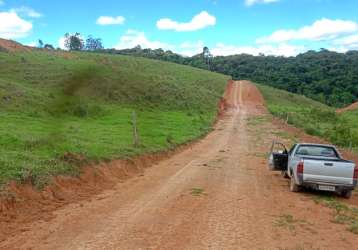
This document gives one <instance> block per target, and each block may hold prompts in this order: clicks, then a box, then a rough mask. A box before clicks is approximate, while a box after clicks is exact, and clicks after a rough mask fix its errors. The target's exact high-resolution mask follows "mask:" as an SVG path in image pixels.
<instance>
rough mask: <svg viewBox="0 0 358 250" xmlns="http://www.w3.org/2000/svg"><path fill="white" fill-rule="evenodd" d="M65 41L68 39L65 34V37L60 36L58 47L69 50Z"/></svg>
mask: <svg viewBox="0 0 358 250" xmlns="http://www.w3.org/2000/svg"><path fill="white" fill-rule="evenodd" d="M65 41H66V39H65V37H64V36H63V37H60V39H58V47H59V48H60V49H63V50H67V48H66V46H65Z"/></svg>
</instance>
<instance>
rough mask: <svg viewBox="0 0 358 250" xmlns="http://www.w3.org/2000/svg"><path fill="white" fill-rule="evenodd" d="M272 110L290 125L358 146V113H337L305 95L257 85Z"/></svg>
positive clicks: (336, 141) (348, 144) (346, 144)
mask: <svg viewBox="0 0 358 250" xmlns="http://www.w3.org/2000/svg"><path fill="white" fill-rule="evenodd" d="M257 86H258V88H259V89H260V91H261V92H262V94H263V96H264V98H265V101H266V104H267V107H268V109H269V111H270V112H271V113H272V114H273V115H274V116H276V117H279V118H281V119H283V120H285V121H287V123H288V124H292V125H294V126H296V127H298V128H302V129H304V130H305V132H306V133H307V134H310V135H314V136H319V137H322V138H324V139H326V140H329V141H330V142H332V143H334V144H336V145H339V146H343V147H348V148H352V149H354V148H357V147H358V133H357V132H358V123H357V121H358V112H357V111H349V112H345V113H341V114H338V113H336V111H335V109H334V108H332V107H329V106H327V105H325V104H323V103H320V102H317V101H314V100H312V99H309V98H307V97H304V96H302V95H297V94H293V93H290V92H287V91H284V90H279V89H275V88H272V87H269V86H265V85H260V84H258V85H257Z"/></svg>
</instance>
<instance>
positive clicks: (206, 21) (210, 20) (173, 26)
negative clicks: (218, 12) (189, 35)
mask: <svg viewBox="0 0 358 250" xmlns="http://www.w3.org/2000/svg"><path fill="white" fill-rule="evenodd" d="M215 24H216V17H215V16H212V15H210V14H209V13H208V12H206V11H202V12H200V13H199V14H198V15H196V16H194V17H193V18H192V20H191V21H190V22H188V23H179V22H177V21H173V20H171V19H170V18H162V19H160V20H158V21H157V28H158V29H160V30H175V31H178V32H184V31H196V30H200V29H204V28H206V27H208V26H214V25H215Z"/></svg>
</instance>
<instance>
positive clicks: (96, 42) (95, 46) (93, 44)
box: [86, 35, 103, 51]
mask: <svg viewBox="0 0 358 250" xmlns="http://www.w3.org/2000/svg"><path fill="white" fill-rule="evenodd" d="M101 49H103V45H102V39H101V38H94V37H93V36H92V35H89V36H88V37H87V39H86V50H90V51H95V50H101Z"/></svg>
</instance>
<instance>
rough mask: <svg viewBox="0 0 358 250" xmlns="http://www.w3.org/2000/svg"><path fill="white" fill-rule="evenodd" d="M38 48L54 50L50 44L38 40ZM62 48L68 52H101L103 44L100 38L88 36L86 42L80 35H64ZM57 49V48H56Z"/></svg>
mask: <svg viewBox="0 0 358 250" xmlns="http://www.w3.org/2000/svg"><path fill="white" fill-rule="evenodd" d="M37 47H38V48H42V49H48V50H54V49H55V48H54V47H53V45H51V44H45V43H44V42H43V41H42V40H41V39H39V40H38V45H37ZM64 47H65V48H66V49H67V50H70V51H81V50H86V51H100V50H103V49H104V47H103V43H102V39H101V38H96V37H93V36H92V35H89V36H88V37H87V39H86V40H84V38H83V36H82V35H81V33H78V32H76V33H74V34H70V33H66V34H65V35H64ZM58 49H59V48H58Z"/></svg>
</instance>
